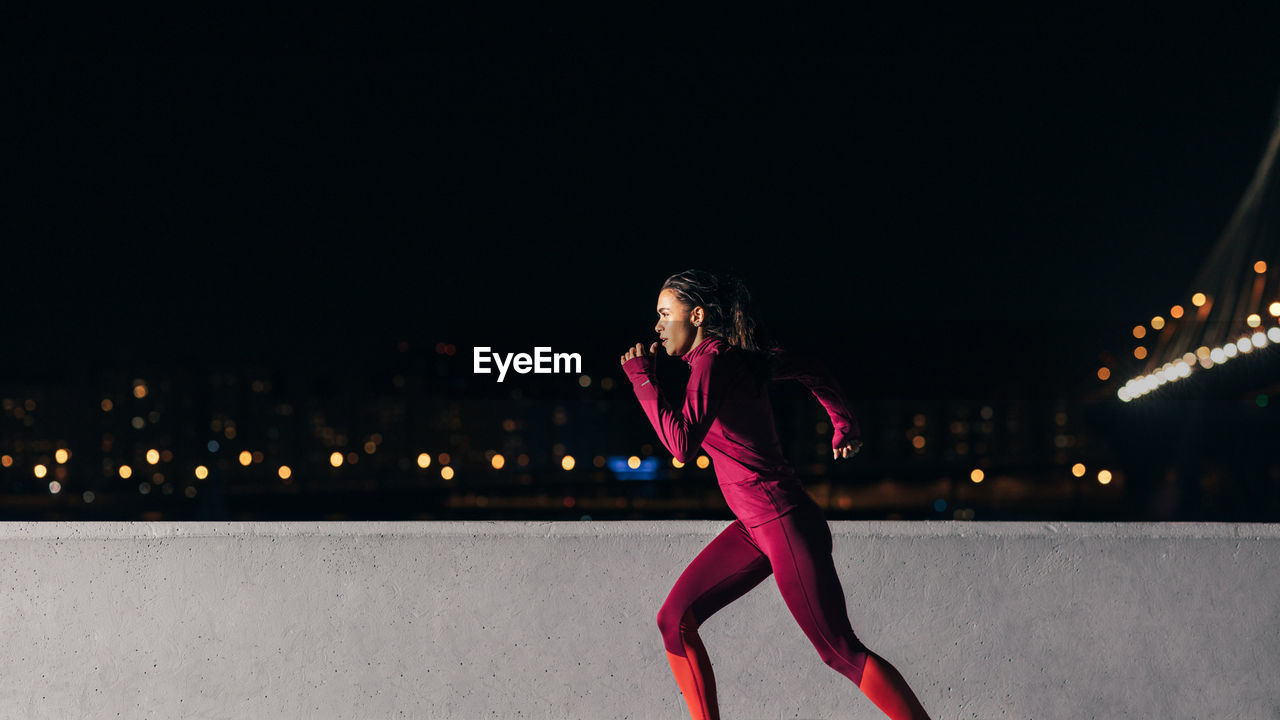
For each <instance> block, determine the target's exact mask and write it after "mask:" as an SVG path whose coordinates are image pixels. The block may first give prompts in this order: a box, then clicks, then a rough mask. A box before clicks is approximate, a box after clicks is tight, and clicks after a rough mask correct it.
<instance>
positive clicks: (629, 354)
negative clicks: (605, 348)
mask: <svg viewBox="0 0 1280 720" xmlns="http://www.w3.org/2000/svg"><path fill="white" fill-rule="evenodd" d="M657 351H658V343H656V342H655V343H654V344H652V345H650V346H649V351H648V352H645V349H644V344H643V343H636V346H635V347H633V348H627V351H626V352H625V353H623V354H622V362H621V363H620V364H622V365H626V364H627V361H628V360H630V359H631V358H638V357H646V356H648V355H653V354H654V353H655V352H657Z"/></svg>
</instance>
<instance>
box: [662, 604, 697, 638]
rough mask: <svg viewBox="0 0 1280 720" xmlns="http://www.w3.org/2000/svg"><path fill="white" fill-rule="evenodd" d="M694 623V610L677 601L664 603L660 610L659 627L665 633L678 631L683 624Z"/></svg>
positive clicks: (689, 624)
mask: <svg viewBox="0 0 1280 720" xmlns="http://www.w3.org/2000/svg"><path fill="white" fill-rule="evenodd" d="M692 624H693V610H692V609H691V608H687V607H684V606H682V605H679V604H676V603H663V605H662V608H661V609H659V610H658V629H659V630H661V631H662V633H663V634H664V635H665V634H667V633H668V632H670V633H678V632H680V629H681V627H682V626H691V625H692Z"/></svg>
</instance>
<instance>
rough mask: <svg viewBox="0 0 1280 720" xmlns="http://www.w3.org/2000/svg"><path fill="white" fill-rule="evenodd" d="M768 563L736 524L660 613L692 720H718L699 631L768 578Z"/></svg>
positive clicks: (705, 552)
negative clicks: (716, 614) (699, 627)
mask: <svg viewBox="0 0 1280 720" xmlns="http://www.w3.org/2000/svg"><path fill="white" fill-rule="evenodd" d="M771 572H773V571H772V570H771V569H770V564H769V558H768V557H766V556H765V554H764V553H763V552H761V551H760V548H758V547H756V545H755V542H754V541H753V540H752V539H751V536H750V534H749V533H748V532H747V528H746V526H744V525H743V524H742V522H741V521H735V522H734V523H733V524H732V525H730V526H729V527H727V528H725V529H724V530H723V531H722V532H721V533H720V534H719V535H717V536H716V538H715V539H714V540H712V541H711V542H710V543H709V544H708V545H707V546H706V547H705V548H703V549H702V552H700V553H698V556H697V557H695V558H694V559H693V562H691V563H689V566H688V567H687V568H685V570H684V572H683V573H681V574H680V579H679V580H676V584H675V585H674V586H673V587H672V588H671V592H670V593H669V594H668V595H667V599H666V602H664V603H663V604H662V609H661V610H660V611H659V612H658V628H659V629H660V630H661V631H662V642H663V644H664V645H665V646H666V649H667V661H668V662H669V663H670V665H671V672H672V673H673V674H674V675H675V677H676V683H677V684H679V686H680V692H681V693H683V694H684V699H685V702H686V703H688V704H689V713H690V714H691V715H692V716H693V720H718V718H719V717H720V710H719V708H718V706H717V704H716V682H715V676H714V675H713V674H712V672H711V660H710V658H708V657H707V650H706V648H705V647H703V645H702V639H701V638H699V637H698V626H699V625H701V624H702V623H703V622H704V621H706V619H707V618H709V617H711V616H712V615H714V614H715V613H716V611H718V610H720V608H723V607H724V606H725V605H728V604H729V603H731V602H733V601H734V600H737V599H738V598H740V597H742V596H743V595H745V594H746V593H747V591H749V590H750V589H751V588H753V587H755V586H757V585H759V584H760V583H761V582H762V581H763V580H764V579H765V578H767V577H769V573H771Z"/></svg>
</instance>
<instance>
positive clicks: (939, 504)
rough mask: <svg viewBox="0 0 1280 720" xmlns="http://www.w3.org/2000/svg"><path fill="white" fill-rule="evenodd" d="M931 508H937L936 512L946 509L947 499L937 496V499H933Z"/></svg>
mask: <svg viewBox="0 0 1280 720" xmlns="http://www.w3.org/2000/svg"><path fill="white" fill-rule="evenodd" d="M933 509H934V510H937V511H938V512H942V511H943V510H946V509H947V501H946V500H943V499H942V498H938V499H937V500H934V501H933Z"/></svg>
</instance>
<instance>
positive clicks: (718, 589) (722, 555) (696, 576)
mask: <svg viewBox="0 0 1280 720" xmlns="http://www.w3.org/2000/svg"><path fill="white" fill-rule="evenodd" d="M772 572H773V570H772V567H771V564H770V562H769V558H768V556H766V555H765V553H764V552H762V551H761V549H760V548H759V547H757V546H756V544H755V541H754V540H752V538H751V535H750V534H749V533H748V532H747V528H746V526H744V525H743V524H742V521H740V520H738V521H734V523H733V524H732V525H730V526H729V527H727V528H725V529H724V530H723V531H721V533H720V534H719V535H717V536H716V538H715V539H714V540H712V541H711V542H710V543H708V544H707V546H706V547H705V548H703V549H702V552H700V553H698V556H697V557H695V558H694V559H693V562H691V563H689V566H688V567H686V568H685V569H684V572H683V573H681V574H680V578H679V579H678V580H676V583H675V585H674V586H672V588H671V592H670V593H669V594H668V595H667V600H666V602H665V603H663V612H664V613H670V614H672V615H674V616H675V617H676V618H680V617H683V616H684V614H685V612H687V611H689V610H692V611H693V619H694V621H695V623H697V624H701V623H702V622H703V621H705V620H706V619H707V618H709V617H711V616H712V615H714V614H715V613H716V612H717V611H719V610H720V609H721V608H723V607H724V606H726V605H728V604H729V603H731V602H733V601H734V600H737V599H738V598H740V597H742V596H743V595H745V594H747V592H748V591H750V590H751V589H752V588H754V587H755V586H757V585H759V584H760V583H761V582H762V581H763V580H764V579H765V578H767V577H769V574H770V573H772Z"/></svg>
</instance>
